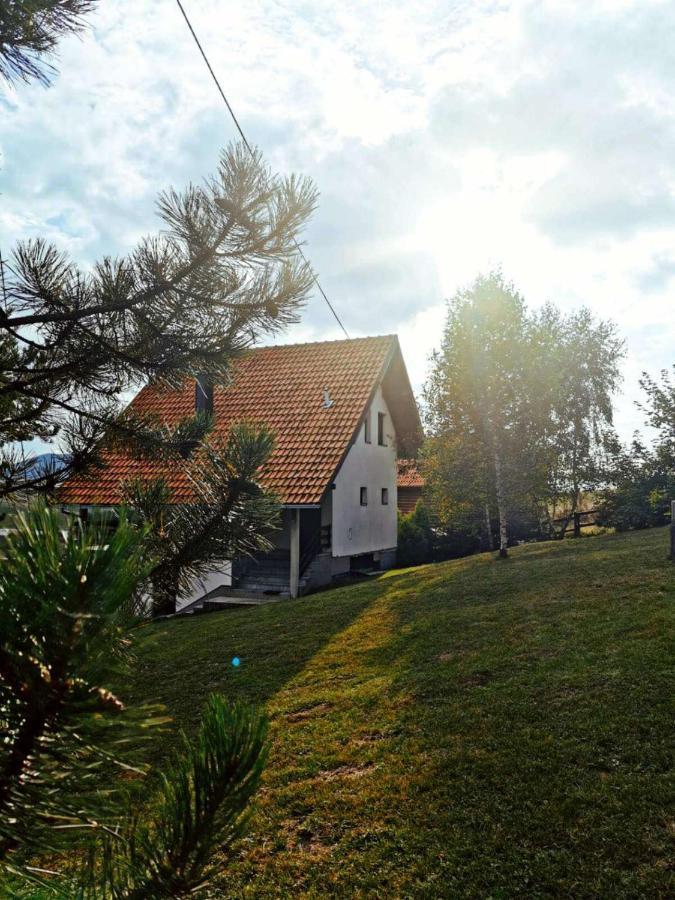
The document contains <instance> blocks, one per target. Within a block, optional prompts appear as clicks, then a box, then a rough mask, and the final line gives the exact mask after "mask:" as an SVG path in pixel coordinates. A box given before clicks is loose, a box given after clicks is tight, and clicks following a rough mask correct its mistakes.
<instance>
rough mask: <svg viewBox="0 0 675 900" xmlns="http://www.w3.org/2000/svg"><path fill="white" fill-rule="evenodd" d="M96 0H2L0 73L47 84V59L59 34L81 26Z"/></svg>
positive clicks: (52, 70) (49, 76) (11, 78)
mask: <svg viewBox="0 0 675 900" xmlns="http://www.w3.org/2000/svg"><path fill="white" fill-rule="evenodd" d="M96 2H97V0H3V2H2V4H0V75H2V76H3V77H4V78H5V80H6V81H7V82H9V83H11V82H13V81H31V80H33V79H35V80H37V81H39V82H41V83H42V84H45V85H47V84H49V82H50V81H51V79H52V77H53V76H54V74H55V71H56V70H55V68H54V66H53V65H52V64H51V63H50V62H49V61H48V60H49V59H50V58H52V57H53V56H54V53H55V51H56V45H57V43H58V41H59V39H60V38H61V37H64V36H66V35H68V34H75V33H77V32H78V31H81V30H82V29H83V28H84V25H85V23H84V17H85V16H86V15H88V14H89V13H90V12H92V11H93V9H94V8H95V6H96Z"/></svg>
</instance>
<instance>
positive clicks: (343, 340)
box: [245, 332, 398, 353]
mask: <svg viewBox="0 0 675 900" xmlns="http://www.w3.org/2000/svg"><path fill="white" fill-rule="evenodd" d="M384 338H390V339H391V338H395V339H396V340H398V335H397V334H396V332H390V333H389V334H366V335H363V336H361V337H354V338H332V339H328V340H325V341H298V342H297V343H294V344H261V345H260V346H258V347H249V348H248V350H246V351H245V352H248V353H254V352H255V351H256V350H278V349H280V348H282V347H319V346H322V345H325V344H356V343H358V342H361V341H379V340H383V339H384Z"/></svg>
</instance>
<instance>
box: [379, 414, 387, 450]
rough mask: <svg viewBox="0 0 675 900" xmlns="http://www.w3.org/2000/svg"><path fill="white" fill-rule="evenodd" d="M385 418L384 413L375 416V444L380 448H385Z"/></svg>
mask: <svg viewBox="0 0 675 900" xmlns="http://www.w3.org/2000/svg"><path fill="white" fill-rule="evenodd" d="M386 418H387V417H386V416H385V414H384V413H378V414H377V443H378V444H379V445H380V447H386V446H387V444H386V441H385V440H384V420H385V419H386Z"/></svg>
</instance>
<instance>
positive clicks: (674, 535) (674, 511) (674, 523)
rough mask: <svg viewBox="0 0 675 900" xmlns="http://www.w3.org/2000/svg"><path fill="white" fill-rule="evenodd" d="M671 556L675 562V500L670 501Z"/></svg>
mask: <svg viewBox="0 0 675 900" xmlns="http://www.w3.org/2000/svg"><path fill="white" fill-rule="evenodd" d="M670 558H671V559H672V560H673V562H675V500H671V501H670Z"/></svg>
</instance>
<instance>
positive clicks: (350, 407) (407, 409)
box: [59, 335, 421, 602]
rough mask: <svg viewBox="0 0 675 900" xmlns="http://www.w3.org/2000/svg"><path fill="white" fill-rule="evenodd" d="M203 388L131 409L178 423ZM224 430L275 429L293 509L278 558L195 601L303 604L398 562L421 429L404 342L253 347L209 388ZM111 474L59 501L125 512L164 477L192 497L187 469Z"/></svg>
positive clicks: (223, 580) (232, 572) (108, 470)
mask: <svg viewBox="0 0 675 900" xmlns="http://www.w3.org/2000/svg"><path fill="white" fill-rule="evenodd" d="M203 398H204V393H203V391H199V390H196V383H195V381H190V382H186V383H184V384H183V385H182V386H180V387H178V388H176V387H168V386H167V385H165V384H162V383H159V382H158V383H151V384H149V385H148V386H146V387H145V388H143V390H141V391H140V393H139V394H138V395H137V397H136V398H135V399H134V401H133V402H132V409H133V410H135V411H136V412H137V413H139V414H148V413H154V414H156V415H158V416H159V417H160V418H161V419H162V420H163V421H164V422H166V423H167V424H168V425H172V424H174V423H176V422H177V421H179V420H180V419H182V418H184V417H185V416H187V415H190V414H191V413H192V412H193V411H194V409H195V404H196V403H197V404H200V403H201V404H203ZM208 404H209V408H210V409H211V410H212V414H213V417H214V432H216V433H219V434H221V435H225V434H227V432H228V430H229V428H230V426H231V425H232V424H233V423H235V422H238V421H242V420H249V421H257V422H264V423H266V424H267V425H268V426H269V427H271V428H272V429H273V430H274V432H275V435H276V446H275V449H274V451H273V454H272V456H271V458H270V461H269V463H268V465H267V466H266V467H265V470H264V472H263V473H262V481H263V483H264V484H265V485H266V486H267V487H269V488H270V489H273V490H274V491H275V492H276V494H277V495H278V496H279V497H280V499H281V502H282V504H283V514H282V527H281V529H280V531H278V532H276V533H274V534H273V535H271V539H272V540H273V542H274V550H273V551H272V552H270V553H268V554H264V555H263V554H261V555H258V556H256V557H255V558H253V559H238V560H233V561H223V564H222V566H220V567H218V570H217V571H214V572H213V573H212V574H211V575H210V576H209V577H208V578H206V579H205V580H204V581H202V582H201V583H200V584H197V585H195V591H194V596H193V598H192V602H199V601H200V599H203V598H204V597H205V596H218V595H220V596H224V593H232V592H233V589H234V590H239V591H246V592H258V593H269V594H271V593H275V594H277V595H280V596H289V595H290V596H292V597H294V596H297V595H298V594H301V593H307V592H309V591H311V590H313V589H315V588H317V587H320V586H322V585H325V584H328V583H330V582H331V581H332V579H333V578H335V577H336V576H339V575H342V574H344V573H347V572H349V571H350V570H353V569H355V568H360V567H364V566H366V565H367V566H370V567H372V566H377V567H380V568H387V567H390V566H392V565H393V564H394V561H395V556H396V532H397V521H396V510H397V464H396V460H397V456H398V455H399V454H404V455H413V454H414V453H415V452H416V449H417V446H418V445H419V442H420V439H421V425H420V419H419V413H418V410H417V405H416V403H415V398H414V395H413V392H412V389H411V387H410V381H409V379H408V374H407V371H406V367H405V363H404V361H403V356H402V354H401V349H400V346H399V342H398V338H397V337H396V336H395V335H385V336H381V337H367V338H356V339H353V340H342V341H325V342H321V343H308V344H291V345H281V346H274V347H262V348H259V349H254V350H251V351H249V352H248V353H246V354H245V355H243V356H242V357H240V358H239V359H237V360H236V361H235V362H234V364H233V367H232V372H231V376H230V378H229V380H228V383H227V384H216V385H215V386H214V387H213V390H212V391H209V397H208ZM104 463H105V468H104V469H103V470H102V471H101V470H97V471H96V472H95V473H94V475H93V476H87V475H86V473H85V474H84V475H80V476H76V477H74V478H72V479H70V480H69V481H67V482H65V483H64V484H63V485H62V487H61V489H60V492H59V499H60V502H61V503H62V504H63V505H64V506H66V507H70V508H73V507H76V508H78V509H77V511H78V512H82V511H83V510H85V509H90V508H91V507H115V506H117V505H119V504H120V498H121V494H120V487H121V484H122V482H123V481H124V480H125V479H128V478H131V477H137V476H140V477H144V478H152V477H156V476H158V475H160V474H162V475H164V477H165V478H166V479H167V481H168V482H169V485H170V487H171V489H172V492H173V497H174V499H175V501H176V502H187V501H189V484H188V482H187V478H186V476H185V474H184V473H183V472H181V469H180V467H176V466H172V467H171V469H170V470H169V471H167V467H166V463H162V462H160V461H154V460H151V461H149V460H147V459H145V460H143V459H137V458H135V457H132V456H129V455H125V454H123V453H120V452H115V453H113V452H106V453H105V455H104Z"/></svg>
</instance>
